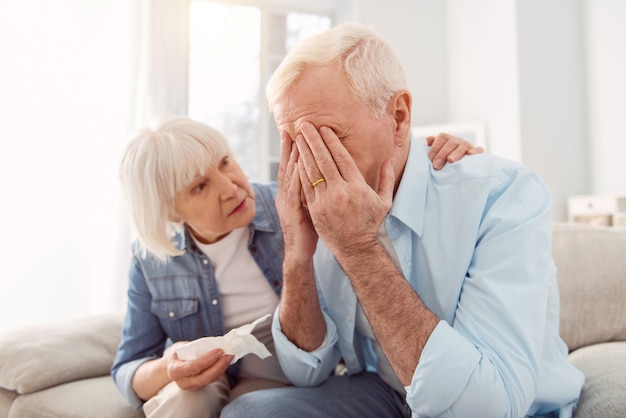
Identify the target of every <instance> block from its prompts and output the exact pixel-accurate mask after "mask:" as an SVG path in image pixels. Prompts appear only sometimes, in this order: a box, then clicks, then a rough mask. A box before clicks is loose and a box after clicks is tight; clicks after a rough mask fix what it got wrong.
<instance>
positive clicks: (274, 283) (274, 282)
mask: <svg viewBox="0 0 626 418" xmlns="http://www.w3.org/2000/svg"><path fill="white" fill-rule="evenodd" d="M272 284H273V285H274V286H278V285H279V284H280V283H278V280H274V281H273V282H272Z"/></svg>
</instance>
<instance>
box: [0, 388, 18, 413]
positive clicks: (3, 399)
mask: <svg viewBox="0 0 626 418" xmlns="http://www.w3.org/2000/svg"><path fill="white" fill-rule="evenodd" d="M16 396H17V392H14V391H12V390H6V389H2V388H0V417H8V416H9V410H10V409H11V404H12V403H13V399H15V397H16Z"/></svg>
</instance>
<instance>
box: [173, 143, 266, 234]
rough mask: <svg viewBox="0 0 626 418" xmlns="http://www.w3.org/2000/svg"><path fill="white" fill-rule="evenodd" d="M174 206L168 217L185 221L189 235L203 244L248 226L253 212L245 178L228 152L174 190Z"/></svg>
mask: <svg viewBox="0 0 626 418" xmlns="http://www.w3.org/2000/svg"><path fill="white" fill-rule="evenodd" d="M174 209H175V211H176V213H175V214H172V215H171V220H172V221H176V222H180V221H182V222H184V223H185V224H187V225H188V226H189V228H190V229H191V233H192V234H193V236H194V237H195V238H196V239H197V240H199V241H200V242H202V243H205V244H210V243H213V242H216V241H219V240H220V239H222V238H224V237H225V236H226V235H228V234H229V233H230V232H231V231H232V230H233V229H237V228H241V227H244V226H246V225H248V224H249V223H250V222H252V220H253V219H254V215H255V214H256V208H255V204H254V192H253V191H252V187H251V186H250V182H249V181H248V177H247V176H246V175H245V174H244V172H243V170H242V169H241V167H240V166H239V164H238V163H237V161H235V159H234V158H233V157H232V156H230V155H226V156H224V157H223V158H222V159H221V160H220V162H219V163H218V164H217V166H213V167H210V168H209V169H208V170H207V171H206V173H204V174H201V175H199V176H198V177H196V178H194V179H193V181H192V182H191V183H190V184H188V185H187V186H186V187H185V188H184V189H183V190H181V191H180V192H178V193H176V196H175V197H174Z"/></svg>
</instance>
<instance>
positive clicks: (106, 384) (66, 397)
mask: <svg viewBox="0 0 626 418" xmlns="http://www.w3.org/2000/svg"><path fill="white" fill-rule="evenodd" d="M44 417H50V418H52V417H67V418H69V417H76V418H105V417H106V418H141V417H144V414H143V411H142V410H135V409H134V408H132V407H131V406H130V405H129V404H128V402H127V401H126V399H124V397H123V396H122V394H121V393H120V392H119V391H118V390H117V387H115V383H113V378H112V377H111V376H102V377H95V378H92V379H86V380H77V381H74V382H70V383H65V384H63V385H59V386H55V387H51V388H49V389H45V390H42V391H40V392H34V393H29V394H26V395H20V396H19V397H17V399H15V401H14V402H13V406H12V408H11V413H10V414H9V416H8V418H44Z"/></svg>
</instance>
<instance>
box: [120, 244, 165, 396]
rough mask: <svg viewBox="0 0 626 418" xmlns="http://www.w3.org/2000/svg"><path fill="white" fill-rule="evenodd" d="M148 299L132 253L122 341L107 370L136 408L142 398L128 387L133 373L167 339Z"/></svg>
mask: <svg viewBox="0 0 626 418" xmlns="http://www.w3.org/2000/svg"><path fill="white" fill-rule="evenodd" d="M151 301H152V296H151V294H150V291H149V289H148V287H147V285H146V280H145V277H144V275H143V273H142V270H141V268H140V266H139V262H138V261H137V258H136V257H134V258H133V260H132V262H131V267H130V271H129V288H128V307H127V311H126V318H125V319H124V325H123V330H122V341H121V342H120V345H119V347H118V350H117V355H116V357H115V361H114V362H113V366H112V369H111V374H112V376H113V380H114V381H115V384H116V386H117V388H118V389H119V391H120V392H121V393H122V394H123V395H124V396H125V397H126V399H127V400H128V402H129V403H130V404H131V405H132V406H133V407H136V408H138V407H140V406H141V405H143V401H142V400H141V399H139V398H138V397H137V395H136V394H135V391H134V390H133V388H132V384H131V382H132V378H133V375H134V374H135V371H136V370H137V368H138V367H139V366H141V364H143V363H144V362H146V361H148V360H151V359H154V358H157V357H160V356H161V355H162V354H163V351H164V350H165V343H166V340H167V336H166V335H165V333H164V331H163V329H162V328H161V326H160V324H159V320H158V319H157V318H156V317H155V316H154V315H153V314H152V313H151V311H150V303H151Z"/></svg>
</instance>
